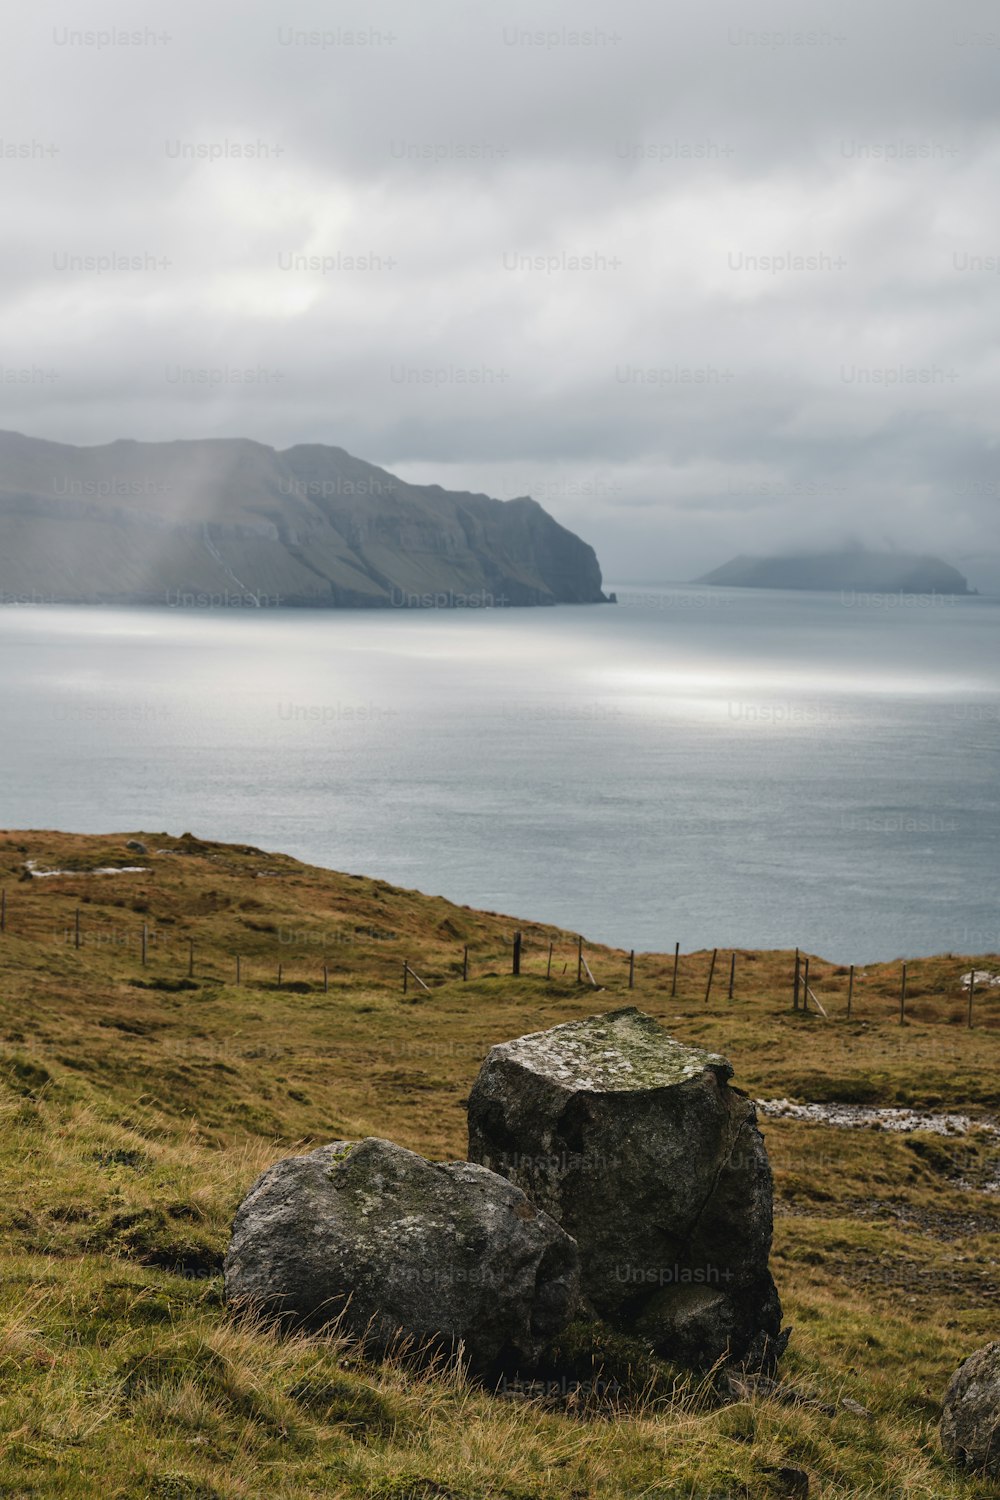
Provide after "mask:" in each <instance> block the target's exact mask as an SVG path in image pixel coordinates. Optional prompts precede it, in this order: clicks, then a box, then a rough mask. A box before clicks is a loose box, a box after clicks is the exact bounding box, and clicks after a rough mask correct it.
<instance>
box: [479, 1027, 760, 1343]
mask: <svg viewBox="0 0 1000 1500" xmlns="http://www.w3.org/2000/svg"><path fill="white" fill-rule="evenodd" d="M731 1076H732V1068H731V1067H730V1065H729V1063H728V1062H727V1061H726V1059H725V1058H723V1057H719V1056H718V1055H717V1054H715V1053H711V1052H706V1051H703V1050H702V1049H701V1048H699V1047H689V1046H686V1045H684V1044H683V1043H681V1042H677V1041H675V1040H674V1039H673V1038H672V1037H670V1036H669V1035H668V1034H667V1033H666V1032H665V1031H664V1030H663V1029H662V1027H660V1026H659V1025H657V1023H656V1022H655V1021H654V1020H652V1018H651V1017H649V1016H645V1015H643V1014H641V1013H640V1012H639V1011H637V1010H634V1009H627V1010H620V1011H613V1012H611V1013H610V1014H608V1015H603V1016H594V1017H592V1018H591V1019H590V1020H587V1021H574V1022H569V1023H567V1024H566V1025H563V1026H555V1027H553V1028H552V1030H551V1031H541V1032H536V1033H534V1034H532V1035H530V1036H524V1037H520V1038H518V1039H517V1040H516V1041H512V1042H505V1043H503V1044H502V1045H500V1046H498V1047H494V1048H493V1049H492V1050H491V1052H490V1053H489V1055H488V1056H487V1058H486V1060H485V1062H484V1063H483V1066H482V1068H481V1070H480V1073H479V1077H478V1078H477V1080H476V1083H475V1085H474V1087H473V1089H472V1093H471V1096H470V1099H469V1157H470V1160H472V1161H475V1162H479V1163H481V1164H482V1165H483V1166H486V1167H489V1168H490V1169H491V1170H492V1171H494V1172H499V1173H501V1174H502V1175H503V1176H505V1177H509V1178H510V1179H511V1181H513V1182H516V1183H517V1184H518V1185H519V1186H520V1187H522V1188H523V1189H524V1191H525V1192H526V1193H527V1194H528V1196H529V1198H530V1199H531V1200H532V1202H533V1203H535V1204H537V1206H538V1207H539V1208H540V1209H543V1210H544V1211H545V1212H546V1213H548V1214H550V1215H551V1216H552V1218H553V1219H555V1220H556V1221H557V1222H558V1223H559V1224H561V1225H562V1226H563V1228H564V1229H565V1230H566V1231H567V1232H568V1233H569V1234H570V1235H572V1236H573V1238H574V1239H575V1240H576V1241H577V1242H578V1244H579V1247H580V1257H581V1274H582V1282H583V1290H584V1293H585V1297H586V1299H587V1302H588V1303H589V1305H590V1308H591V1310H592V1311H593V1312H594V1313H596V1314H597V1315H599V1316H600V1317H601V1318H603V1319H604V1320H605V1321H606V1322H608V1323H610V1324H611V1325H612V1326H613V1327H617V1328H621V1329H624V1330H626V1331H628V1332H632V1333H636V1334H638V1335H641V1336H642V1337H644V1338H646V1339H647V1340H649V1341H650V1342H652V1344H653V1345H654V1347H655V1348H656V1349H657V1350H658V1351H659V1352H660V1353H662V1354H664V1355H665V1356H667V1357H670V1358H673V1359H678V1360H681V1361H683V1362H684V1363H687V1364H692V1365H699V1366H705V1365H710V1364H713V1363H714V1362H715V1361H716V1360H717V1359H719V1358H722V1357H725V1358H728V1359H732V1360H742V1361H745V1362H747V1363H748V1364H753V1365H758V1366H762V1365H765V1364H770V1363H772V1362H773V1360H774V1359H776V1358H777V1356H778V1355H779V1354H780V1352H781V1350H782V1349H783V1348H784V1343H785V1342H786V1341H787V1335H783V1334H782V1333H781V1306H780V1303H779V1301H778V1295H777V1292H776V1290H775V1287H774V1283H773V1281H772V1279H771V1275H770V1272H769V1270H768V1256H769V1254H770V1248H771V1234H772V1193H773V1189H772V1179H771V1169H770V1165H769V1163H768V1159H767V1152H766V1151H765V1149H764V1142H763V1139H762V1137H761V1134H760V1131H759V1130H758V1129H757V1119H756V1113H755V1110H754V1107H753V1104H752V1102H751V1101H750V1100H749V1099H748V1098H747V1097H746V1095H745V1094H743V1093H741V1092H740V1091H739V1090H738V1089H734V1088H730V1087H729V1082H728V1080H729V1078H730V1077H731Z"/></svg>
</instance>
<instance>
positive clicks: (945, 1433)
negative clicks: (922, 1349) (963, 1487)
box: [941, 1343, 1000, 1479]
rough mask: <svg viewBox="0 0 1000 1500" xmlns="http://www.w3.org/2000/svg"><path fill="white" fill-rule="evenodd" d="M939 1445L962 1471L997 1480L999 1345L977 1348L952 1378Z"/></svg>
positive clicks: (999, 1457)
mask: <svg viewBox="0 0 1000 1500" xmlns="http://www.w3.org/2000/svg"><path fill="white" fill-rule="evenodd" d="M941 1445H942V1447H943V1448H944V1451H945V1452H946V1453H947V1455H948V1457H949V1458H952V1459H954V1460H955V1462H956V1463H958V1464H961V1465H962V1466H963V1467H964V1468H967V1469H974V1470H976V1471H977V1472H978V1473H981V1474H986V1475H988V1476H989V1477H990V1478H991V1479H1000V1343H996V1344H987V1345H986V1347H985V1348H984V1349H977V1350H976V1352H975V1354H970V1355H969V1357H968V1359H967V1360H965V1361H964V1363H962V1364H960V1365H959V1367H958V1369H957V1370H956V1371H955V1373H954V1375H953V1376H952V1377H951V1381H950V1383H949V1385H948V1389H947V1391H946V1392H945V1398H944V1412H943V1414H942V1417H941Z"/></svg>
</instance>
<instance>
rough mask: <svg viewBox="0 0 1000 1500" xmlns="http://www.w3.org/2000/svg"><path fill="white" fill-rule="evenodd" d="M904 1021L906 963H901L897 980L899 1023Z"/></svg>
mask: <svg viewBox="0 0 1000 1500" xmlns="http://www.w3.org/2000/svg"><path fill="white" fill-rule="evenodd" d="M905 1021H906V965H905V963H904V965H903V973H902V977H901V979H900V982H899V1024H900V1026H902V1025H903V1024H904V1022H905Z"/></svg>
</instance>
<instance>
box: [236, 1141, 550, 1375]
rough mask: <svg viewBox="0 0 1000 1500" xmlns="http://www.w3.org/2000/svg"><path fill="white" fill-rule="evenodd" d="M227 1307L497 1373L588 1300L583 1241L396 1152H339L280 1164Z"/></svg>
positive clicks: (267, 1185) (488, 1183)
mask: <svg viewBox="0 0 1000 1500" xmlns="http://www.w3.org/2000/svg"><path fill="white" fill-rule="evenodd" d="M225 1291H226V1300H227V1302H228V1303H229V1304H230V1305H231V1306H232V1307H234V1308H235V1309H238V1310H247V1311H252V1312H256V1313H259V1314H263V1315H264V1316H265V1317H270V1318H273V1319H277V1320H278V1321H279V1322H281V1323H284V1324H286V1325H296V1326H301V1327H305V1328H311V1329H319V1328H322V1327H324V1326H326V1325H328V1324H329V1323H330V1322H331V1321H332V1320H334V1319H336V1318H338V1317H339V1318H341V1320H342V1321H341V1325H340V1326H341V1327H342V1329H343V1330H344V1331H345V1332H348V1333H350V1334H352V1335H354V1336H355V1337H358V1338H363V1339H364V1340H365V1344H366V1347H367V1348H368V1349H369V1350H370V1351H371V1352H373V1353H376V1354H382V1353H385V1352H387V1351H388V1350H390V1349H392V1348H394V1347H398V1346H399V1342H400V1336H401V1335H402V1336H403V1337H404V1338H406V1339H409V1340H412V1341H413V1346H414V1347H415V1348H430V1349H442V1350H446V1351H451V1350H454V1349H455V1348H456V1347H457V1346H458V1344H459V1342H460V1341H462V1342H464V1345H465V1353H466V1356H467V1358H468V1359H469V1362H470V1364H471V1366H472V1367H473V1368H474V1369H476V1370H478V1371H489V1370H493V1369H498V1368H500V1367H505V1366H513V1365H517V1364H521V1363H525V1364H529V1365H530V1364H532V1363H534V1362H535V1361H537V1359H538V1358H539V1356H540V1354H541V1352H542V1350H543V1349H544V1347H545V1346H546V1345H547V1344H548V1343H549V1342H550V1341H551V1339H553V1338H554V1337H555V1335H556V1334H558V1333H559V1332H560V1331H561V1330H562V1328H563V1327H564V1326H565V1324H566V1323H567V1321H568V1320H569V1318H570V1316H571V1315H572V1312H573V1310H574V1304H575V1302H576V1300H577V1296H578V1293H579V1256H578V1253H577V1248H576V1245H575V1244H574V1243H573V1241H572V1239H571V1238H570V1237H569V1235H568V1234H566V1233H565V1232H564V1231H563V1230H562V1229H560V1228H559V1226H558V1225H557V1224H555V1223H553V1221H552V1220H551V1219H550V1218H549V1217H548V1215H547V1214H544V1213H540V1212H539V1211H538V1210H537V1209H536V1208H535V1207H534V1206H533V1205H532V1204H531V1203H530V1202H529V1201H528V1199H527V1198H526V1197H525V1195H524V1193H522V1192H521V1190H520V1189H519V1188H518V1187H516V1186H515V1185H514V1184H513V1183H510V1182H508V1181H507V1180H506V1179H504V1178H502V1177H498V1176H496V1175H495V1174H494V1173H492V1172H490V1171H488V1170H487V1169H486V1168H485V1167H481V1166H476V1165H474V1164H472V1163H470V1162H447V1163H435V1162H429V1161H426V1160H425V1159H424V1158H423V1157H422V1156H417V1155H415V1153H414V1152H412V1151H406V1150H404V1148H403V1147H402V1146H397V1145H394V1144H393V1143H392V1142H391V1141H384V1140H379V1139H377V1138H375V1137H369V1138H368V1139H367V1140H364V1141H361V1142H360V1143H358V1144H351V1143H349V1142H344V1141H335V1142H333V1143H332V1144H331V1145H328V1146H321V1147H320V1148H319V1150H317V1151H312V1152H310V1153H309V1155H308V1156H291V1157H288V1158H286V1159H285V1160H284V1161H280V1162H277V1163H276V1164H275V1165H274V1166H273V1167H270V1168H269V1169H268V1170H267V1171H266V1172H264V1173H263V1175H262V1176H261V1177H259V1178H258V1179H257V1181H256V1182H255V1183H254V1185H253V1187H252V1188H251V1189H250V1192H249V1193H248V1194H247V1197H246V1198H245V1199H244V1201H243V1203H242V1204H241V1205H240V1208H239V1210H238V1212H237V1214H236V1219H235V1223H234V1225H233V1236H232V1241H231V1244H230V1246H229V1251H228V1253H227V1255H226V1259H225Z"/></svg>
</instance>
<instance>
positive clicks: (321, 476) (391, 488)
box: [0, 432, 606, 609]
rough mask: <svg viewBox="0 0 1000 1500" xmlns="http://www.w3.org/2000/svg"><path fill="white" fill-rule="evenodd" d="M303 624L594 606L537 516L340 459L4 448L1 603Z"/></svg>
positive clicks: (527, 505) (207, 446) (550, 523)
mask: <svg viewBox="0 0 1000 1500" xmlns="http://www.w3.org/2000/svg"><path fill="white" fill-rule="evenodd" d="M217 598H225V599H226V600H227V601H228V602H240V601H245V602H246V603H247V605H248V606H250V607H252V606H253V601H254V600H255V599H260V600H262V601H266V602H267V603H269V604H272V605H274V604H281V605H284V606H303V607H314V608H346V609H351V608H355V609H356V608H371V609H380V608H415V609H419V608H427V607H434V606H437V607H455V608H461V607H468V608H492V607H504V606H507V605H541V604H600V603H605V602H606V600H605V596H604V594H603V592H602V588H601V570H600V565H599V564H598V561H597V557H596V555H595V553H594V550H593V548H592V547H590V546H589V545H588V544H587V543H586V542H584V541H582V540H581V539H580V538H579V537H577V536H575V535H574V534H573V533H572V532H571V531H568V530H566V528H565V527H563V526H560V525H559V523H558V522H557V521H556V520H554V519H553V517H552V516H550V515H549V514H548V513H547V512H546V511H545V510H543V509H542V507H541V506H540V505H538V504H537V502H536V501H534V500H532V499H530V498H528V497H522V498H520V499H516V500H506V501H503V500H493V499H491V498H490V497H489V496H487V495H480V494H470V493H465V492H459V491H448V490H444V489H441V488H440V486H438V485H410V484H406V483H405V482H404V481H403V480H401V479H398V478H396V476H395V475H393V474H390V473H388V472H387V471H386V470H384V469H379V468H376V467H375V466H374V465H373V464H367V463H364V462H363V461H362V460H360V459H356V458H353V457H352V456H351V455H350V454H349V453H346V452H345V451H344V449H342V448H333V447H325V446H322V445H300V446H298V447H294V448H289V449H287V450H285V451H283V452H279V451H278V450H276V449H273V448H268V447H265V446H264V445H263V444H261V443H254V442H250V441H248V440H245V439H211V440H203V441H193V442H171V443H138V442H129V441H122V442H115V443H109V444H105V445H103V446H101V447H96V448H77V447H72V446H70V445H68V444H62V443H49V442H44V441H41V440H39V439H35V438H29V437H24V436H22V435H21V434H19V433H9V432H7V433H0V602H17V601H24V602H39V603H82V604H147V605H149V604H164V603H168V604H170V603H174V604H181V605H183V604H184V603H187V602H192V603H198V602H200V601H203V600H205V599H217Z"/></svg>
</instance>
